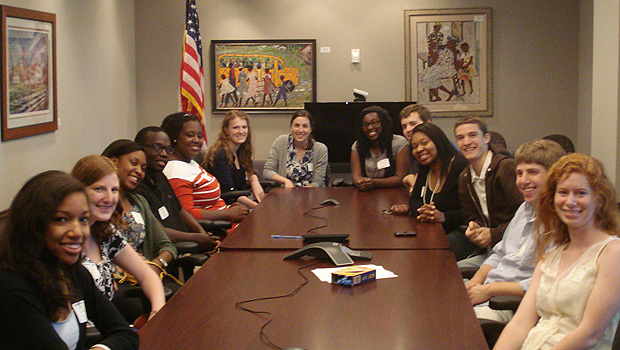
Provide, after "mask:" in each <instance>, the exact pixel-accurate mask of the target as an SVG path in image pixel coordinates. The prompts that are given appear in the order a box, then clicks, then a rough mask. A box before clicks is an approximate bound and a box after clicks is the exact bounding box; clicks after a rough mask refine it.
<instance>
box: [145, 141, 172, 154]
mask: <svg viewBox="0 0 620 350" xmlns="http://www.w3.org/2000/svg"><path fill="white" fill-rule="evenodd" d="M144 147H148V148H152V149H153V150H154V151H155V152H161V151H163V150H166V153H172V152H173V151H174V148H173V147H172V146H168V147H164V145H162V144H161V143H154V144H152V145H144Z"/></svg>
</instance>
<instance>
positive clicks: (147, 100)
mask: <svg viewBox="0 0 620 350" xmlns="http://www.w3.org/2000/svg"><path fill="white" fill-rule="evenodd" d="M172 3H173V2H171V1H168V0H151V1H148V2H147V1H136V11H135V12H136V60H137V61H138V62H140V65H139V67H137V69H136V72H137V95H138V110H139V111H140V113H139V116H138V124H139V126H140V127H142V126H146V125H151V124H159V123H160V122H161V119H162V118H163V117H164V116H165V115H166V114H167V113H169V112H172V111H175V110H176V108H177V103H178V102H177V91H178V80H179V60H180V50H181V40H182V23H183V17H184V8H183V7H182V6H178V5H176V4H172ZM557 3H558V2H555V1H540V0H524V1H499V0H496V1H420V0H418V1H405V0H393V1H376V0H374V1H373V0H357V1H351V0H341V1H332V0H298V1H275V0H261V1H256V0H245V1H241V0H239V1H215V0H197V4H198V10H199V15H200V23H201V34H202V38H203V43H204V52H203V56H204V59H205V63H206V64H209V60H210V58H209V57H210V56H209V50H208V47H209V42H210V40H213V39H286V38H304V39H305V38H315V39H317V46H318V47H321V46H329V47H331V53H330V54H320V53H319V54H317V85H318V86H317V92H318V93H317V99H318V101H320V102H327V101H351V100H352V89H353V88H360V89H362V90H366V91H370V96H369V101H399V100H403V99H404V97H405V93H404V89H405V87H404V84H405V83H404V81H405V80H404V71H405V69H404V32H403V31H404V23H403V10H405V9H428V8H455V7H483V6H488V7H492V8H493V22H494V23H493V31H494V32H493V55H494V57H493V66H494V69H493V75H494V105H495V115H494V116H493V117H492V118H489V119H488V120H487V121H488V124H489V127H490V129H492V130H496V131H499V132H500V133H502V134H503V135H504V136H505V137H506V139H507V141H508V144H509V148H511V149H513V150H514V149H516V148H517V147H518V146H519V145H520V144H521V143H523V142H525V141H527V140H530V139H532V138H535V137H541V136H544V135H547V134H550V133H563V134H566V135H568V136H570V137H571V138H573V140H575V141H576V142H578V141H579V140H577V128H576V125H577V91H578V90H577V85H578V63H579V56H578V49H579V2H578V1H575V0H573V1H562V2H561V6H555V4H557ZM153 38H158V40H156V41H155V40H153ZM352 48H359V49H361V60H362V63H361V64H360V65H359V66H352V65H351V64H350V63H349V62H350V49H352ZM206 79H207V80H208V79H210V77H209V76H207V77H206ZM206 95H207V96H206V99H207V105H208V106H209V108H208V110H207V115H208V117H207V124H206V125H207V129H208V131H207V133H208V137H209V140H213V139H214V138H215V135H216V133H217V130H218V128H219V124H220V122H221V115H216V116H211V113H210V112H209V111H210V106H211V97H210V91H207V92H206ZM436 122H437V124H439V125H440V126H441V127H442V128H444V130H445V131H446V132H447V133H448V134H449V135H450V134H451V130H452V125H453V123H454V119H443V120H436ZM252 123H253V124H252V127H253V132H254V135H253V140H254V147H255V149H256V155H257V158H263V159H264V158H265V157H266V156H267V152H268V149H269V146H270V145H271V142H272V141H273V139H274V138H275V137H276V136H277V135H279V134H282V133H286V132H287V130H288V115H276V114H272V115H253V116H252Z"/></svg>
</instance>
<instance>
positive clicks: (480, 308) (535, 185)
mask: <svg viewBox="0 0 620 350" xmlns="http://www.w3.org/2000/svg"><path fill="white" fill-rule="evenodd" d="M563 155H564V150H563V149H562V148H561V147H560V145H559V144H557V143H555V142H553V141H549V140H534V141H530V142H528V143H525V144H523V145H521V147H519V149H518V150H517V153H516V155H515V162H516V164H517V168H516V173H517V179H516V183H517V188H518V189H519V191H520V192H521V193H522V194H523V198H524V200H525V202H524V203H523V204H521V206H520V207H519V209H518V210H517V212H516V213H515V216H514V217H513V218H512V220H511V221H510V224H508V227H507V228H506V231H504V236H503V238H502V240H501V241H499V242H498V243H497V244H496V245H495V247H494V248H493V251H492V253H491V255H490V256H489V257H488V258H487V259H486V260H485V261H484V262H483V263H482V266H481V267H480V269H479V270H478V272H476V274H475V275H474V277H472V278H471V280H469V281H468V282H467V283H465V287H466V289H467V292H468V294H469V299H470V301H471V303H472V305H474V311H475V312H476V317H478V318H485V319H490V320H495V321H498V322H503V323H507V322H508V321H510V319H511V318H512V316H513V312H512V311H509V310H493V309H491V308H490V307H489V306H488V300H489V299H490V298H491V297H494V296H498V295H514V296H523V295H524V294H525V291H526V290H527V288H528V287H529V285H530V279H531V277H532V273H533V272H534V267H535V266H536V256H535V248H536V242H535V239H534V237H533V236H532V229H533V226H534V221H535V219H536V203H537V202H538V198H539V197H540V193H541V192H542V187H543V186H544V184H545V181H546V177H547V171H548V170H549V168H551V166H552V165H553V164H554V163H555V162H556V161H557V160H558V159H560V158H561V157H562V156H563Z"/></svg>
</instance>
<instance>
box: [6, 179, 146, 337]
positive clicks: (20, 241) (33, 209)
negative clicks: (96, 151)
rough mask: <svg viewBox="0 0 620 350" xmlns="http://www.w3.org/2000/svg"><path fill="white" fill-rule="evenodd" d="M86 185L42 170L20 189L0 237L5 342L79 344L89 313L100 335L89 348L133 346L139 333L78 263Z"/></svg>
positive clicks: (86, 228)
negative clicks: (133, 329) (98, 341)
mask: <svg viewBox="0 0 620 350" xmlns="http://www.w3.org/2000/svg"><path fill="white" fill-rule="evenodd" d="M88 218H89V208H88V201H87V197H86V193H85V192H84V187H83V185H82V184H81V183H80V182H79V181H78V180H76V179H75V178H73V177H71V176H70V175H69V174H66V173H63V172H60V171H47V172H44V173H41V174H39V175H37V176H35V177H33V178H32V179H30V180H29V181H28V182H27V183H26V184H25V185H24V187H23V188H22V189H21V190H20V191H19V193H18V194H17V196H16V197H15V199H14V200H13V203H12V204H11V208H10V210H9V216H8V220H7V224H6V228H5V232H4V233H3V235H2V242H0V267H1V269H0V339H2V344H3V346H2V348H7V349H83V348H84V346H85V345H84V344H85V334H86V321H87V320H89V319H90V320H91V321H93V322H94V323H95V325H96V326H97V329H99V331H100V332H101V334H102V336H103V340H102V341H101V342H100V344H97V345H95V346H93V347H92V348H91V349H105V347H103V346H107V347H108V348H109V349H137V348H138V335H137V334H136V333H134V332H133V331H132V330H131V329H130V328H129V325H128V324H127V323H126V322H125V321H124V320H123V317H122V316H121V315H120V313H119V312H118V311H117V310H116V308H114V306H113V305H112V304H111V303H110V301H109V300H108V299H107V298H106V297H105V296H103V294H101V292H100V291H99V290H98V289H97V287H96V286H95V284H94V282H93V279H92V278H91V277H90V274H89V273H88V271H87V270H86V269H85V268H84V267H83V266H82V265H81V264H80V259H81V257H82V255H81V254H82V243H83V242H84V240H85V238H86V236H88V234H89V221H88Z"/></svg>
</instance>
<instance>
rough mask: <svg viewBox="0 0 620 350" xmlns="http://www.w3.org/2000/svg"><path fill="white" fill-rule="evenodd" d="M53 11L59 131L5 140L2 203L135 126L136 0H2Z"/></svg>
mask: <svg viewBox="0 0 620 350" xmlns="http://www.w3.org/2000/svg"><path fill="white" fill-rule="evenodd" d="M2 4H3V5H11V6H16V7H22V8H28V9H35V10H39V11H45V12H52V13H55V14H56V23H57V29H56V31H57V33H56V35H57V50H58V53H57V74H58V77H57V79H58V117H59V119H58V120H59V126H58V130H57V131H56V132H52V133H47V134H43V135H38V136H32V137H27V138H24V139H19V140H14V141H8V142H1V143H0V164H1V168H0V209H4V208H7V207H8V206H9V205H10V202H11V200H12V197H13V196H14V195H15V193H17V191H18V190H19V188H20V187H21V186H22V184H23V183H24V182H25V181H26V180H27V179H28V178H30V177H32V176H33V175H35V174H37V173H39V172H41V171H44V170H48V169H61V170H65V171H69V170H71V167H72V166H73V164H74V163H75V162H76V161H77V160H78V159H79V158H80V157H82V156H84V155H86V154H90V153H100V152H101V151H102V150H103V148H104V147H105V146H107V144H108V143H109V142H110V141H111V140H114V139H116V138H119V137H127V136H131V135H133V134H135V131H136V97H135V89H136V86H135V62H134V60H135V56H134V30H133V28H134V27H133V26H134V22H133V11H134V4H133V1H131V0H118V1H113V0H80V1H61V0H55V1H54V0H32V1H28V0H3V1H2Z"/></svg>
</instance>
